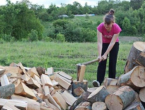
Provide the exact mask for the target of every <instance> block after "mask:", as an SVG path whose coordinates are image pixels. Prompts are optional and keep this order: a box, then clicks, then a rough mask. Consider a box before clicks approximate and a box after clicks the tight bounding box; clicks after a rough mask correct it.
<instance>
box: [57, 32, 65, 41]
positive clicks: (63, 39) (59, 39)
mask: <svg viewBox="0 0 145 110" xmlns="http://www.w3.org/2000/svg"><path fill="white" fill-rule="evenodd" d="M56 40H57V41H58V42H65V36H64V35H63V34H61V33H59V34H57V35H56Z"/></svg>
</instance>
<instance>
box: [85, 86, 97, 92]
mask: <svg viewBox="0 0 145 110" xmlns="http://www.w3.org/2000/svg"><path fill="white" fill-rule="evenodd" d="M97 88H98V87H93V88H88V90H87V91H88V92H90V93H92V92H93V91H95V90H96V89H97Z"/></svg>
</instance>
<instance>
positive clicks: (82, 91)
mask: <svg viewBox="0 0 145 110" xmlns="http://www.w3.org/2000/svg"><path fill="white" fill-rule="evenodd" d="M73 92H74V94H75V95H76V96H80V95H82V94H83V93H84V92H85V91H84V89H82V88H81V87H78V88H75V89H74V90H73Z"/></svg>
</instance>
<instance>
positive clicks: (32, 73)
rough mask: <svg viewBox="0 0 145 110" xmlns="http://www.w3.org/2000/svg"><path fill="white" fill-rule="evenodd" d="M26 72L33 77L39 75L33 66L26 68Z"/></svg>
mask: <svg viewBox="0 0 145 110" xmlns="http://www.w3.org/2000/svg"><path fill="white" fill-rule="evenodd" d="M28 74H29V75H30V76H31V77H33V76H34V75H36V76H38V77H39V74H38V72H37V69H36V68H35V67H33V68H31V69H29V70H28Z"/></svg>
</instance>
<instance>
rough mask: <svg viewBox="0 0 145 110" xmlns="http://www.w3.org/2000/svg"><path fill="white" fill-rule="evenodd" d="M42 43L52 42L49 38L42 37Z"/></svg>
mask: <svg viewBox="0 0 145 110" xmlns="http://www.w3.org/2000/svg"><path fill="white" fill-rule="evenodd" d="M42 41H45V42H51V41H53V39H52V38H51V37H43V38H42Z"/></svg>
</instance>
